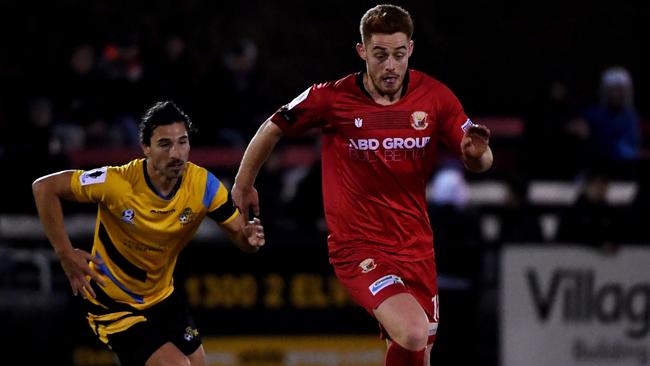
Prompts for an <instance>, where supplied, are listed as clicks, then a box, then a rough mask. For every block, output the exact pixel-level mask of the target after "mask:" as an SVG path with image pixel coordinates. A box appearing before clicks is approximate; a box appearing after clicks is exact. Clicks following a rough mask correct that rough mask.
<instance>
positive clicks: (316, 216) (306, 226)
mask: <svg viewBox="0 0 650 366" xmlns="http://www.w3.org/2000/svg"><path fill="white" fill-rule="evenodd" d="M321 169H322V164H321V161H320V159H318V160H316V161H315V162H314V164H313V165H312V166H310V167H309V170H308V171H307V174H306V175H305V176H304V177H303V179H302V180H301V181H300V182H299V183H298V187H297V188H296V194H295V195H294V196H293V199H292V200H291V201H290V202H289V205H288V212H289V214H290V215H291V218H292V219H293V220H295V222H296V232H297V234H298V235H299V236H300V237H301V238H304V239H306V240H309V241H312V242H316V241H320V239H321V238H323V236H324V235H326V234H327V227H326V224H325V208H324V207H323V202H322V198H323V187H322V172H321Z"/></svg>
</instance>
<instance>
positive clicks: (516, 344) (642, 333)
mask: <svg viewBox="0 0 650 366" xmlns="http://www.w3.org/2000/svg"><path fill="white" fill-rule="evenodd" d="M500 301H501V304H500V308H501V360H502V365H503V366H522V365H525V366H547V365H554V366H568V365H585V366H586V365H589V366H591V365H599V366H609V365H612V366H613V365H616V366H627V365H630V366H639V365H650V335H649V334H650V248H647V247H646V248H644V247H624V248H622V249H620V250H619V251H618V252H617V253H616V254H613V255H605V254H603V253H601V252H599V251H597V250H592V249H589V248H583V247H577V246H576V247H573V246H562V247H559V246H558V247H555V246H551V247H549V246H544V247H537V246H535V247H531V246H521V247H508V248H505V249H504V250H503V252H502V262H501V295H500Z"/></svg>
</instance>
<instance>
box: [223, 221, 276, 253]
mask: <svg viewBox="0 0 650 366" xmlns="http://www.w3.org/2000/svg"><path fill="white" fill-rule="evenodd" d="M220 226H221V228H222V229H223V230H224V231H225V232H226V233H227V234H228V236H229V237H230V240H232V242H233V243H235V245H237V247H238V248H239V249H241V250H242V251H244V252H246V253H255V252H257V251H258V250H259V249H260V248H261V247H262V246H263V245H264V244H265V242H266V240H265V238H264V227H263V226H262V223H261V221H260V219H258V218H257V217H256V218H254V219H253V220H251V221H246V220H245V219H244V217H243V216H242V215H238V216H237V217H235V218H234V219H233V220H232V221H230V222H228V223H225V224H220Z"/></svg>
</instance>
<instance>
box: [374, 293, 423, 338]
mask: <svg viewBox="0 0 650 366" xmlns="http://www.w3.org/2000/svg"><path fill="white" fill-rule="evenodd" d="M374 315H375V317H376V318H377V320H378V321H379V322H380V323H381V325H382V326H383V327H384V328H385V329H386V331H387V332H388V334H389V335H390V336H391V338H392V339H396V338H398V339H399V338H402V337H413V336H424V335H425V334H427V333H428V325H429V319H428V317H427V314H426V313H425V311H424V309H423V308H422V305H420V303H419V302H418V301H417V300H416V298H415V297H414V296H413V295H411V294H410V293H406V292H403V293H399V294H395V295H393V296H391V297H389V298H387V299H386V300H384V301H383V302H382V303H381V304H380V305H379V306H378V307H377V308H376V309H375V310H374ZM419 333H422V334H419Z"/></svg>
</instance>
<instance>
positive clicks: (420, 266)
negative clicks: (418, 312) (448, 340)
mask: <svg viewBox="0 0 650 366" xmlns="http://www.w3.org/2000/svg"><path fill="white" fill-rule="evenodd" d="M348 259H349V261H348ZM333 265H334V271H335V273H336V276H337V277H338V279H339V281H340V282H341V284H342V285H343V286H344V287H345V288H346V289H347V290H348V292H349V293H350V296H351V297H352V299H353V300H354V301H355V302H356V303H357V304H359V305H361V306H362V307H364V308H365V309H366V311H367V312H368V313H369V314H370V315H372V316H374V313H373V310H374V309H377V308H378V307H379V305H380V304H381V303H382V302H383V301H384V300H386V299H388V298H389V297H391V296H394V295H397V294H399V293H409V294H411V295H412V296H413V297H414V298H415V299H416V300H417V302H418V303H419V304H420V306H422V309H424V312H425V313H426V314H427V317H428V319H429V342H428V343H429V344H432V343H433V342H434V340H435V336H436V332H437V329H438V320H439V315H438V286H437V285H436V265H435V262H434V259H433V257H432V258H430V259H425V260H421V261H415V262H403V261H399V260H396V259H393V258H391V257H390V256H387V255H385V254H383V253H380V252H377V251H364V250H359V251H357V252H355V254H354V255H353V256H351V257H349V258H346V261H345V262H343V263H334V264H333ZM379 326H380V337H381V338H382V339H384V338H388V334H387V333H386V330H385V329H384V328H383V327H382V326H381V324H380V325H379Z"/></svg>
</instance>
